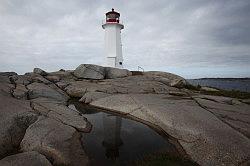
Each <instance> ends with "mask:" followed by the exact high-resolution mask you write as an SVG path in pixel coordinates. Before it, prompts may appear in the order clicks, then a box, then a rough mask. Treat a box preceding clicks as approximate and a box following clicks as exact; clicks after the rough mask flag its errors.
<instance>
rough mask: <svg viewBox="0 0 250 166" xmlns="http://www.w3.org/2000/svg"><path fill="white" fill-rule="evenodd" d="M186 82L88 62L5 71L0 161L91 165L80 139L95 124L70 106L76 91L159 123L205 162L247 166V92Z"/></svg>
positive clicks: (0, 93)
mask: <svg viewBox="0 0 250 166" xmlns="http://www.w3.org/2000/svg"><path fill="white" fill-rule="evenodd" d="M134 73H135V72H134ZM186 86H187V82H186V80H185V79H184V78H182V77H180V76H177V75H174V74H171V73H165V72H143V73H140V74H136V75H132V72H130V71H128V70H123V69H115V68H107V67H102V66H97V65H85V64H82V65H80V66H79V67H78V68H77V69H76V70H74V71H67V70H60V71H56V72H51V73H48V72H45V71H43V70H41V69H34V72H31V73H27V74H25V75H17V74H16V73H13V72H8V73H0V133H1V135H0V163H5V164H6V165H8V164H9V163H11V162H13V163H16V165H18V164H19V165H21V164H22V163H23V165H25V163H26V162H28V161H29V160H30V163H35V164H37V165H39V164H40V163H42V164H40V165H46V164H47V165H79V163H80V165H87V164H88V162H89V159H88V157H87V154H85V152H84V147H82V145H81V143H80V139H81V135H82V134H83V133H86V132H89V131H90V130H91V124H90V123H89V122H88V120H87V119H86V118H85V117H84V116H83V115H81V114H80V113H79V112H76V111H74V110H72V109H70V108H68V107H67V102H68V100H69V99H70V97H74V98H75V97H76V98H78V99H79V101H80V102H82V103H86V104H89V105H91V106H95V107H98V108H103V109H106V110H109V111H112V112H116V113H120V114H123V115H124V116H128V117H133V118H136V119H139V120H140V121H142V122H145V123H147V124H151V125H153V126H157V128H159V129H161V130H163V131H164V132H166V133H167V134H168V135H170V136H171V137H173V138H174V139H176V141H177V142H178V146H180V147H182V149H183V151H184V152H185V153H186V155H187V156H189V157H190V158H191V159H192V160H194V161H195V162H197V163H198V164H200V165H240V164H243V165H244V164H245V165H247V164H248V163H249V156H250V151H249V149H250V140H249V138H250V132H249V131H250V126H249V124H250V121H249V119H250V105H249V101H248V100H249V99H244V100H243V99H242V100H239V99H234V98H229V97H221V96H210V95H201V94H199V93H197V92H196V91H193V90H189V89H185V87H186ZM34 151H35V152H34ZM26 158H28V159H27V160H26Z"/></svg>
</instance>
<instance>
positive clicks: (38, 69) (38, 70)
mask: <svg viewBox="0 0 250 166" xmlns="http://www.w3.org/2000/svg"><path fill="white" fill-rule="evenodd" d="M33 73H35V74H39V75H41V76H46V75H47V72H46V71H44V70H42V69H40V68H34V69H33Z"/></svg>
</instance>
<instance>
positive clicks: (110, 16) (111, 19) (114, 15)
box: [106, 8, 120, 23]
mask: <svg viewBox="0 0 250 166" xmlns="http://www.w3.org/2000/svg"><path fill="white" fill-rule="evenodd" d="M119 19H120V13H118V12H116V11H115V10H114V9H113V8H112V11H110V12H108V13H106V23H119Z"/></svg>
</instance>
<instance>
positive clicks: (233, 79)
mask: <svg viewBox="0 0 250 166" xmlns="http://www.w3.org/2000/svg"><path fill="white" fill-rule="evenodd" d="M187 80H227V81H229V80H232V81H235V80H241V81H243V80H250V78H249V77H245V78H195V79H187Z"/></svg>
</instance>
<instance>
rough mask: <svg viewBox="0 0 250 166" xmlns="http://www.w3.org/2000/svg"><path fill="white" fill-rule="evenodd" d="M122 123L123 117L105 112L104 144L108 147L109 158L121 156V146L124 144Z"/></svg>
mask: <svg viewBox="0 0 250 166" xmlns="http://www.w3.org/2000/svg"><path fill="white" fill-rule="evenodd" d="M121 124H122V118H121V117H117V116H112V115H108V114H103V127H104V140H103V142H102V144H103V146H104V147H105V149H106V156H107V158H110V159H115V158H117V157H119V147H120V146H121V145H122V140H121V136H120V135H121V134H120V133H121Z"/></svg>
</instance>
